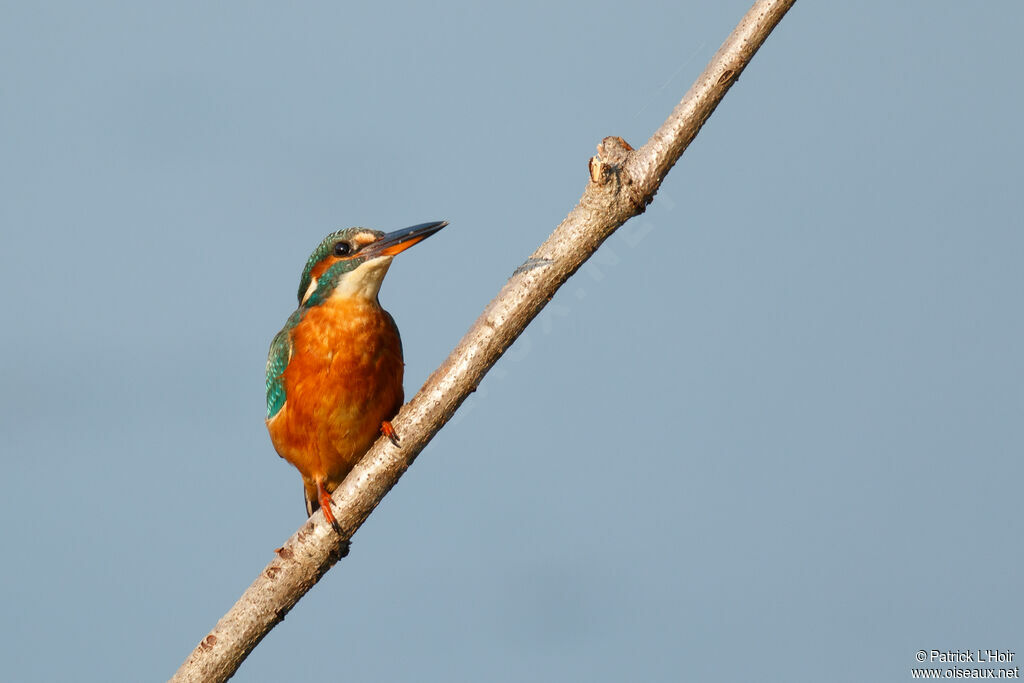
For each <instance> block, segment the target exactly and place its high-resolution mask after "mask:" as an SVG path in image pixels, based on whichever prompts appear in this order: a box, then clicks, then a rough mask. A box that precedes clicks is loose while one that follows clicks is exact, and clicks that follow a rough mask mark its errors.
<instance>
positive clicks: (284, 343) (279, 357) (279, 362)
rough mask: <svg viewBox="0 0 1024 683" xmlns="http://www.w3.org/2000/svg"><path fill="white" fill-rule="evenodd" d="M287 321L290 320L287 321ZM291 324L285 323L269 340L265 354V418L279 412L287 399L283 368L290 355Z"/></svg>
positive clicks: (286, 365) (286, 364)
mask: <svg viewBox="0 0 1024 683" xmlns="http://www.w3.org/2000/svg"><path fill="white" fill-rule="evenodd" d="M288 322H289V323H290V322H291V320H289V321H288ZM292 327H293V326H292V325H285V327H284V329H282V330H281V331H280V332H278V333H277V336H275V337H274V341H272V342H270V353H269V354H267V419H268V420H269V419H270V418H272V417H274V416H275V415H277V413H278V412H280V410H281V408H282V407H283V406H284V402H285V400H286V399H287V396H286V395H285V390H284V377H283V376H282V375H284V369H285V368H286V367H288V360H289V359H290V358H291V356H292V339H291V329H292Z"/></svg>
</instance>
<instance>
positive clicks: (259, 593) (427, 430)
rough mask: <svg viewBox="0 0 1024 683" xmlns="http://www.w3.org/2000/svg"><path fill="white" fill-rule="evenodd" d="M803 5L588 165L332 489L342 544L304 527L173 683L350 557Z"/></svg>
mask: <svg viewBox="0 0 1024 683" xmlns="http://www.w3.org/2000/svg"><path fill="white" fill-rule="evenodd" d="M794 2H795V0H759V1H758V2H756V3H755V4H754V6H753V7H752V8H751V9H750V11H749V12H747V14H746V16H744V17H743V19H742V21H740V23H739V25H738V26H737V27H736V29H735V30H734V31H733V32H732V34H731V35H730V36H729V38H728V39H727V40H726V41H725V43H724V44H723V45H722V47H721V48H720V49H719V50H718V52H717V53H716V54H715V56H714V57H713V58H712V60H711V62H710V63H709V64H708V66H707V68H706V69H705V70H704V73H703V74H701V76H700V78H698V79H697V82H696V83H695V84H694V85H693V86H692V87H691V88H690V90H689V91H688V92H687V93H686V95H685V96H684V97H683V99H682V101H681V102H680V103H679V104H678V105H677V106H676V108H675V110H674V111H673V112H672V114H671V116H669V117H668V119H667V120H666V121H665V123H664V124H662V126H661V128H659V129H658V131H657V132H655V133H654V135H652V136H651V139H650V140H648V141H647V143H646V144H645V145H644V146H643V147H641V148H640V149H638V150H633V149H632V148H631V147H630V146H629V145H628V144H627V143H626V142H625V141H624V140H622V139H621V138H617V137H609V138H605V139H604V140H603V141H602V142H601V144H600V145H598V148H597V149H598V155H597V156H596V157H594V158H592V159H591V160H590V182H589V183H588V184H587V187H586V189H585V190H584V192H583V196H582V197H581V198H580V201H579V203H578V204H577V205H576V206H575V207H574V208H573V210H572V211H571V212H570V213H569V215H568V216H566V218H565V220H563V221H562V223H561V224H560V225H559V226H558V227H557V228H556V229H555V231H554V232H553V233H552V234H551V236H550V237H548V239H547V240H546V241H545V242H544V243H543V244H542V245H541V246H540V247H538V248H537V250H536V251H535V252H534V253H533V254H532V255H531V256H530V258H529V259H528V260H527V261H526V262H525V263H523V264H522V265H521V266H520V267H519V268H518V269H517V270H516V271H515V273H513V275H512V277H511V278H510V279H509V280H508V282H507V283H505V286H504V287H502V289H501V291H500V292H499V293H498V295H497V296H496V297H495V298H494V300H493V301H491V303H490V304H488V306H487V308H486V309H484V311H483V313H482V314H481V315H480V317H479V318H478V319H477V320H476V322H475V323H474V324H473V326H472V327H471V328H470V329H469V331H468V332H467V333H466V335H465V336H464V337H463V338H462V341H460V342H459V345H458V346H457V347H456V348H455V350H454V351H452V353H451V354H450V355H449V356H448V358H447V359H446V360H445V361H444V363H442V364H441V367H439V368H438V369H437V370H436V371H435V372H434V373H433V374H432V375H431V376H430V378H429V379H427V382H426V383H425V384H424V385H423V388H422V389H420V391H419V393H418V394H416V396H415V397H413V399H412V401H410V402H409V403H408V404H407V405H405V406H404V407H403V408H402V410H401V412H399V414H398V416H397V417H396V418H395V420H393V424H394V426H395V429H396V430H397V431H398V433H399V434H401V435H402V446H401V448H396V447H395V446H394V445H392V444H391V442H389V441H388V440H387V439H386V438H382V439H380V440H378V442H377V443H376V444H375V445H374V446H373V447H372V448H371V449H370V450H369V452H367V454H366V455H365V456H364V457H363V459H362V460H361V461H360V462H359V464H358V465H356V467H355V468H354V469H353V470H352V472H351V473H350V474H349V475H348V478H346V479H345V481H344V482H343V483H342V485H341V486H340V487H338V490H337V491H335V492H334V505H335V513H334V514H335V516H336V517H337V519H338V522H339V523H340V524H341V527H342V529H343V530H344V533H343V535H341V536H339V535H338V534H336V533H335V532H334V531H333V530H332V529H331V527H330V526H329V525H327V524H325V523H324V519H323V515H322V514H321V513H317V514H316V515H314V516H313V517H312V518H311V519H310V520H308V521H307V522H306V523H305V524H303V525H302V527H301V528H300V529H299V530H298V531H297V532H296V533H295V535H294V536H292V537H291V538H290V539H289V540H288V541H287V542H286V543H285V544H284V546H283V547H281V548H279V549H278V550H277V557H276V558H275V559H274V560H273V561H272V562H271V563H270V564H268V565H267V566H266V568H264V570H263V571H262V572H261V573H260V575H259V577H258V578H257V579H256V580H255V581H254V582H253V583H252V585H251V586H249V588H248V590H246V591H245V593H244V594H243V595H242V597H241V598H239V600H238V602H237V603H235V605H234V606H233V607H232V608H231V610H230V611H228V613H227V614H225V615H224V617H223V618H222V619H221V620H220V621H219V622H217V625H216V626H215V627H214V628H213V630H212V631H210V633H209V634H208V635H207V636H206V637H205V638H203V640H202V641H201V642H200V643H199V645H198V646H197V647H196V649H195V650H194V651H193V652H192V654H191V655H190V656H189V658H188V659H187V660H185V662H184V663H183V664H182V665H181V668H180V669H179V670H178V672H177V673H176V674H175V676H174V678H173V679H171V680H173V681H224V680H227V679H228V678H229V677H231V676H232V675H233V674H234V672H235V671H236V670H237V669H238V666H239V665H240V664H241V663H242V661H243V660H244V659H245V657H246V656H247V655H248V654H249V652H251V651H252V649H253V648H254V647H256V645H257V644H258V643H259V642H260V640H262V639H263V637H264V636H265V635H266V634H267V633H269V632H270V629H272V628H273V627H274V626H275V625H276V624H277V623H278V622H279V621H281V620H282V619H284V616H285V614H287V613H288V611H289V610H290V609H291V608H292V607H293V606H294V605H295V603H296V602H298V600H299V599H300V598H301V597H302V596H303V595H305V593H306V592H307V591H308V590H309V589H310V588H312V587H313V585H314V584H315V583H316V582H317V581H319V580H320V577H321V576H323V575H324V573H325V572H326V571H327V570H328V569H330V568H331V567H332V566H333V565H334V564H335V563H336V562H337V561H338V560H339V559H340V558H341V557H342V556H343V548H347V539H349V538H351V536H352V534H353V533H355V531H356V530H357V529H358V528H359V527H360V525H361V524H362V523H363V521H364V520H365V519H366V518H367V516H368V515H369V514H370V513H371V512H372V511H373V509H374V508H375V507H377V504H378V503H379V502H380V501H381V499H382V498H383V497H384V496H385V495H386V494H387V492H388V491H389V490H390V489H391V487H392V486H394V485H395V483H396V482H397V481H398V479H399V477H401V476H402V474H403V473H404V472H405V470H406V469H408V468H409V465H411V464H412V462H413V460H415V459H416V456H417V455H418V454H419V452H420V451H421V450H423V448H424V447H425V446H426V445H427V443H428V442H429V441H430V439H431V438H433V436H434V434H436V433H437V432H438V430H440V429H441V427H442V426H444V424H445V423H446V422H447V421H448V420H449V419H450V418H451V417H452V415H453V414H454V413H455V411H456V409H457V408H458V407H459V405H461V404H462V402H463V401H464V400H465V399H466V397H467V396H469V394H470V393H471V392H473V391H474V390H475V389H476V387H477V385H478V384H479V383H480V381H481V380H482V379H483V377H484V375H485V374H486V373H487V371H488V370H489V369H490V368H491V366H493V365H494V363H495V362H496V361H497V360H498V358H500V357H501V355H502V354H503V353H504V352H505V350H506V349H508V347H509V346H510V345H511V344H512V342H514V341H515V340H516V338H517V337H519V335H520V334H521V333H522V332H523V330H524V329H525V328H526V326H527V324H529V322H530V321H531V320H533V318H534V317H535V316H536V315H537V313H539V312H540V310H541V309H542V308H543V307H544V306H545V304H547V302H548V301H549V300H550V299H551V297H552V296H554V294H555V292H556V291H557V290H558V288H559V287H560V286H561V285H562V284H563V283H564V282H565V281H566V280H567V279H568V278H569V276H571V275H572V274H573V273H574V272H576V270H577V269H578V268H579V267H580V266H581V265H582V264H583V262H584V261H586V260H587V259H588V258H589V257H590V256H591V255H592V254H593V253H594V252H595V251H596V250H597V248H598V247H599V246H600V245H601V243H602V242H603V241H604V240H605V239H607V238H608V236H609V235H611V233H612V232H614V231H615V229H616V228H618V227H619V226H620V225H622V224H623V223H625V222H626V221H627V220H628V219H629V218H630V217H632V216H635V215H637V214H640V213H643V211H644V209H645V208H646V206H647V205H648V204H649V203H650V202H651V200H652V199H653V198H654V194H655V192H657V190H658V187H660V185H661V182H662V180H663V179H664V177H665V175H666V174H667V173H668V171H669V169H671V168H672V166H673V164H675V162H676V160H678V159H679V157H680V155H682V153H683V151H684V150H685V149H686V147H687V146H688V145H689V144H690V142H691V141H692V140H693V138H694V137H695V136H696V135H697V133H698V131H700V128H701V126H702V125H703V124H704V122H705V121H706V120H707V119H708V117H709V116H710V115H711V113H712V112H713V111H714V110H715V107H717V106H718V103H719V102H720V101H721V100H722V97H724V96H725V93H726V92H727V91H728V89H729V88H730V86H732V84H733V83H735V82H736V79H737V78H739V75H740V73H742V71H743V69H744V68H745V67H746V65H747V64H748V63H749V62H750V60H751V58H753V56H754V53H755V52H756V51H757V49H758V48H759V47H760V46H761V44H762V43H763V42H764V41H765V39H766V38H767V37H768V35H769V34H770V33H771V31H772V29H773V28H774V27H775V26H776V25H777V24H778V22H779V21H780V20H781V19H782V17H783V16H784V15H785V13H786V12H787V11H788V10H789V8H790V7H791V6H792V5H793V3H794Z"/></svg>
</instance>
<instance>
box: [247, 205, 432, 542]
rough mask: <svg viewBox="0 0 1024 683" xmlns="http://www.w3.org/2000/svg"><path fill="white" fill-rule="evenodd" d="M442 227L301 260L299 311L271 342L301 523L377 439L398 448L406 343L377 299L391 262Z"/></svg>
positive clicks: (270, 373) (275, 401) (282, 438)
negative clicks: (300, 495) (298, 481)
mask: <svg viewBox="0 0 1024 683" xmlns="http://www.w3.org/2000/svg"><path fill="white" fill-rule="evenodd" d="M446 225H448V222H447V221H434V222H431V223H421V224H419V225H414V226H412V227H409V228H404V229H402V230H396V231H394V232H389V233H383V232H381V231H379V230H369V229H367V228H345V229H344V230H338V231H336V232H332V233H331V234H330V235H328V236H327V237H325V238H324V239H323V241H322V242H320V245H319V246H318V247H317V248H316V249H315V250H314V251H313V253H312V254H311V255H310V257H309V260H308V261H306V267H305V269H303V271H302V279H301V280H300V282H299V296H298V299H299V307H298V308H297V309H295V312H294V313H292V314H291V315H290V316H289V317H288V321H287V322H286V323H285V325H284V327H283V328H282V329H281V331H280V332H278V333H277V335H276V336H275V337H274V340H273V341H272V342H271V343H270V353H269V354H268V356H267V430H268V431H269V432H270V440H271V441H272V442H273V444H274V449H275V450H276V451H277V453H278V455H280V456H281V457H282V458H284V459H285V460H287V461H288V462H290V463H291V464H292V465H294V466H295V467H296V469H298V470H299V473H300V474H301V475H302V484H303V488H304V491H305V496H306V515H307V516H312V514H313V513H314V512H316V511H317V509H323V511H324V518H325V519H326V520H327V521H328V522H329V523H330V524H331V526H332V527H334V529H335V531H338V532H340V531H341V527H340V526H339V524H338V521H337V519H335V517H334V513H333V512H331V492H332V491H334V489H336V488H337V487H338V485H339V484H341V482H342V481H343V480H344V479H345V476H346V475H347V474H348V473H349V471H350V470H351V469H352V468H353V467H354V466H355V464H356V463H357V462H358V461H359V459H360V458H361V457H362V456H363V454H364V453H365V452H366V451H367V450H368V449H369V448H370V446H371V445H373V442H374V441H376V440H377V437H378V436H379V435H380V434H384V435H385V436H387V437H388V438H389V439H390V440H391V441H392V442H393V443H394V444H395V445H396V446H397V445H399V439H398V435H397V434H396V433H395V430H394V428H393V427H392V426H391V422H390V421H391V419H392V418H393V417H394V416H395V414H396V413H397V412H398V409H399V408H401V407H402V403H403V401H404V391H403V388H402V374H403V371H404V367H405V363H404V361H403V359H402V340H401V337H400V336H399V334H398V327H397V326H396V325H395V321H394V319H392V317H391V315H390V314H389V313H388V312H387V311H385V310H384V309H383V308H381V306H380V302H379V301H378V298H377V296H378V293H379V292H380V286H381V283H382V282H383V281H384V276H385V275H386V274H387V272H388V268H389V267H390V266H391V261H392V259H393V258H394V257H395V255H396V254H398V253H400V252H402V251H405V250H406V249H408V248H409V247H411V246H413V245H414V244H417V243H419V242H422V241H423V240H425V239H426V238H428V237H430V236H431V235H433V234H434V233H436V232H437V231H438V230H440V229H441V228H443V227H444V226H446Z"/></svg>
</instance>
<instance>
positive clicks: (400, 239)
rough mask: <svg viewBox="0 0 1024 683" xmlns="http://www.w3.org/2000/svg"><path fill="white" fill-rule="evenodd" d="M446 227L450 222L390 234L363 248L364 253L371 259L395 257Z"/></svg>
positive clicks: (425, 224) (426, 224)
mask: <svg viewBox="0 0 1024 683" xmlns="http://www.w3.org/2000/svg"><path fill="white" fill-rule="evenodd" d="M446 225H448V221H435V222H433V223H420V224H419V225H414V226H412V227H409V228H402V229H401V230H395V231H394V232H389V233H388V234H386V235H384V236H383V237H381V238H380V239H379V240H377V241H376V242H374V243H373V244H368V245H366V246H365V247H363V253H364V254H365V255H366V256H368V257H370V258H375V257H377V256H394V255H395V254H399V253H401V252H403V251H405V250H406V249H408V248H409V247H411V246H412V245H414V244H418V243H419V242H422V241H423V240H425V239H427V238H428V237H430V236H431V235H433V234H434V233H435V232H437V231H438V230H440V229H441V228H443V227H444V226H446Z"/></svg>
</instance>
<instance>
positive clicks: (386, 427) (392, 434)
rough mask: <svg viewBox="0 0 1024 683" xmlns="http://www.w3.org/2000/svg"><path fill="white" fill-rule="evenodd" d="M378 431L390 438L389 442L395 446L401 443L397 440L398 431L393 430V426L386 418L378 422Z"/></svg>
mask: <svg viewBox="0 0 1024 683" xmlns="http://www.w3.org/2000/svg"><path fill="white" fill-rule="evenodd" d="M380 432H381V434H383V435H384V436H386V437H388V438H389V439H391V443H393V444H395V445H396V446H401V445H402V444H400V443H399V442H398V432H396V431H395V428H394V427H392V426H391V423H390V422H388V421H387V420H384V421H383V422H381V423H380Z"/></svg>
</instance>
